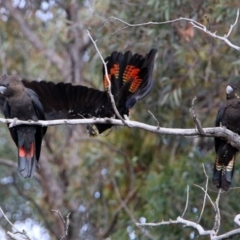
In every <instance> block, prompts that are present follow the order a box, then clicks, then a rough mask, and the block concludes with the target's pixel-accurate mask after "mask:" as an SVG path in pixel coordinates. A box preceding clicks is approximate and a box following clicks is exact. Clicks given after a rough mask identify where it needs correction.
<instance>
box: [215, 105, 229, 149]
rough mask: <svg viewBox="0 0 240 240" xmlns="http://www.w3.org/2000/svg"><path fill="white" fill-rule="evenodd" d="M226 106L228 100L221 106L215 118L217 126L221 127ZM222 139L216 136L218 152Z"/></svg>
mask: <svg viewBox="0 0 240 240" xmlns="http://www.w3.org/2000/svg"><path fill="white" fill-rule="evenodd" d="M226 107H227V105H226V102H224V103H222V105H221V106H220V108H219V110H218V113H217V117H216V120H215V127H219V126H220V125H221V123H222V120H223V116H224V113H225V110H226ZM222 141H223V140H221V139H220V138H217V137H215V138H214V142H215V151H216V153H217V151H218V147H219V146H220V144H221V143H222Z"/></svg>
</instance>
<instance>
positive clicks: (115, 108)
mask: <svg viewBox="0 0 240 240" xmlns="http://www.w3.org/2000/svg"><path fill="white" fill-rule="evenodd" d="M87 35H88V36H89V38H90V39H91V41H92V43H93V45H94V47H95V49H96V50H97V52H98V55H99V56H100V58H101V61H102V63H103V66H104V70H105V73H106V74H105V75H106V78H107V81H108V89H107V92H108V95H109V97H110V99H111V104H112V107H113V109H114V112H115V114H116V115H117V117H118V118H119V119H121V121H122V122H123V124H124V125H126V126H128V124H127V123H126V121H125V120H124V118H123V117H122V116H121V115H120V113H119V112H118V109H117V107H116V103H115V100H114V97H113V95H112V92H111V81H110V79H109V76H108V70H107V64H106V62H105V61H104V59H103V56H102V54H101V52H100V51H99V49H98V46H97V44H96V41H94V40H93V38H92V36H91V34H90V32H89V31H88V30H87Z"/></svg>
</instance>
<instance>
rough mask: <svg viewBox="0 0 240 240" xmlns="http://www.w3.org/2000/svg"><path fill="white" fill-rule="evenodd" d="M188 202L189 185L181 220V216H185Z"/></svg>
mask: <svg viewBox="0 0 240 240" xmlns="http://www.w3.org/2000/svg"><path fill="white" fill-rule="evenodd" d="M188 200H189V185H187V199H186V205H185V209H184V211H183V214H182V218H183V216H184V215H185V213H186V211H187V208H188Z"/></svg>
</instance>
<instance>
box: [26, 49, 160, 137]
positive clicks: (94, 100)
mask: <svg viewBox="0 0 240 240" xmlns="http://www.w3.org/2000/svg"><path fill="white" fill-rule="evenodd" d="M156 52H157V50H156V49H152V50H151V51H150V52H149V53H148V54H147V55H146V56H145V57H143V56H142V55H139V54H137V53H136V54H134V55H132V53H131V52H130V51H127V52H126V53H124V54H123V53H121V52H113V53H112V54H111V56H109V57H107V58H106V59H105V62H107V69H108V76H109V80H110V81H111V92H112V94H113V96H114V99H115V103H116V107H117V109H118V111H119V113H120V115H121V116H122V117H124V115H127V116H128V115H129V109H130V108H132V107H133V106H134V105H135V104H136V102H137V101H139V100H140V99H142V98H143V97H145V96H146V95H147V94H148V93H149V92H150V90H151V89H152V84H153V78H152V73H153V67H154V58H155V55H156ZM23 84H24V85H25V86H26V87H28V88H30V89H32V90H34V91H35V92H36V93H37V95H38V96H39V99H40V101H41V103H42V105H43V108H44V112H45V115H46V118H47V119H49V120H50V119H65V118H66V119H74V118H91V117H113V116H115V112H114V110H113V107H112V104H111V101H110V98H109V95H108V93H107V92H106V91H107V90H108V86H109V84H108V81H107V78H106V73H105V69H104V66H103V84H104V89H105V90H106V91H104V92H103V91H99V90H95V89H92V88H87V87H84V86H80V85H77V86H73V85H71V84H69V83H57V84H55V83H52V82H45V81H41V82H37V81H32V82H28V81H23ZM111 127H112V125H111V124H96V125H95V126H88V129H89V133H90V135H97V134H99V133H102V132H103V131H105V130H107V129H109V128H111Z"/></svg>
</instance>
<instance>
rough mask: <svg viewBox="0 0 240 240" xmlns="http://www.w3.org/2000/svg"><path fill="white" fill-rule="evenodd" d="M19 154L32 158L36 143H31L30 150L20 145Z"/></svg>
mask: <svg viewBox="0 0 240 240" xmlns="http://www.w3.org/2000/svg"><path fill="white" fill-rule="evenodd" d="M18 154H19V156H20V157H22V158H24V157H25V158H32V157H33V156H34V143H32V144H31V147H30V151H29V152H28V151H26V149H25V148H23V147H19V148H18Z"/></svg>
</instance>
